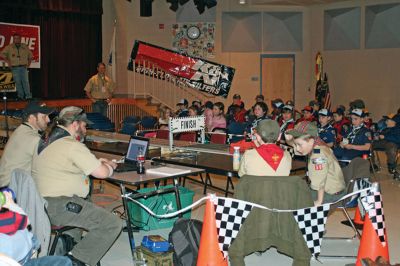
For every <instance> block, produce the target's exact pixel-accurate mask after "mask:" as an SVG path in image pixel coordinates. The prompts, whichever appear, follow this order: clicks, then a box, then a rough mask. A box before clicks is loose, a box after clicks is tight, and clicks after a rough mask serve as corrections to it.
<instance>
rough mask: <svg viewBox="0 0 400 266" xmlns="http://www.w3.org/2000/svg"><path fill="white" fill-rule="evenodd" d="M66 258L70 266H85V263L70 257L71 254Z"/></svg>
mask: <svg viewBox="0 0 400 266" xmlns="http://www.w3.org/2000/svg"><path fill="white" fill-rule="evenodd" d="M66 256H67V257H68V258H69V259H70V260H71V262H72V266H86V264H85V263H83V262H82V261H80V260H78V259H77V258H75V257H74V256H72V254H67V255H66Z"/></svg>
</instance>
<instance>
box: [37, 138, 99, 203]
mask: <svg viewBox="0 0 400 266" xmlns="http://www.w3.org/2000/svg"><path fill="white" fill-rule="evenodd" d="M100 165H101V162H100V161H99V160H98V159H97V158H96V157H95V156H94V155H93V154H92V153H91V152H90V150H89V149H88V148H87V147H86V146H85V145H84V144H83V143H81V142H79V141H77V140H75V139H74V138H73V137H72V136H67V137H64V138H61V139H58V140H56V141H54V142H53V143H51V144H50V145H49V146H48V147H47V148H45V149H44V150H43V151H42V152H41V153H40V154H39V155H37V153H36V152H35V155H34V156H33V162H32V177H33V179H34V180H35V182H36V185H37V188H38V189H39V192H40V193H41V195H42V196H43V197H59V196H67V197H72V196H73V195H77V196H79V197H82V198H84V197H86V196H87V195H88V193H89V178H88V175H89V174H90V173H92V172H93V171H94V170H96V169H97V168H98V167H99V166H100Z"/></svg>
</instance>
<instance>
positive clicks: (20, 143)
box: [0, 123, 40, 187]
mask: <svg viewBox="0 0 400 266" xmlns="http://www.w3.org/2000/svg"><path fill="white" fill-rule="evenodd" d="M39 139H40V135H39V133H38V130H37V129H34V128H33V127H32V126H31V125H29V124H27V123H24V124H22V125H20V126H19V127H17V129H15V131H14V132H13V134H12V135H11V137H10V139H9V140H8V142H7V145H6V147H5V148H4V152H3V155H2V156H1V160H0V187H4V186H7V185H8V184H9V183H10V178H11V172H12V171H13V170H14V169H17V168H19V169H23V170H26V171H27V172H30V171H31V164H32V156H33V154H34V152H35V151H36V146H37V144H38V143H39Z"/></svg>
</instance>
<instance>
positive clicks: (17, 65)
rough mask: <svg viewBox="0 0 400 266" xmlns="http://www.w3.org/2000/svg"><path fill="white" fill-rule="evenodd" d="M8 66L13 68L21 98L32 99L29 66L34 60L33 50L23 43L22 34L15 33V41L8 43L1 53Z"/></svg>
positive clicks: (0, 55)
mask: <svg viewBox="0 0 400 266" xmlns="http://www.w3.org/2000/svg"><path fill="white" fill-rule="evenodd" d="M0 57H2V58H3V59H4V61H5V62H6V63H7V65H8V67H9V68H10V69H11V72H12V74H13V79H14V81H15V86H16V87H17V93H18V98H19V99H31V98H32V94H31V88H30V86H29V78H28V67H29V66H30V65H31V62H32V58H33V55H32V52H31V51H30V50H29V48H28V46H27V45H26V44H24V43H21V35H20V34H18V33H15V34H14V35H13V43H11V44H9V45H7V46H6V47H5V48H4V49H3V51H1V53H0Z"/></svg>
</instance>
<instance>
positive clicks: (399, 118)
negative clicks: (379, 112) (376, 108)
mask: <svg viewBox="0 0 400 266" xmlns="http://www.w3.org/2000/svg"><path fill="white" fill-rule="evenodd" d="M383 118H385V119H390V120H393V121H394V122H396V124H397V123H400V115H398V114H393V113H392V114H388V115H385V116H383Z"/></svg>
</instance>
